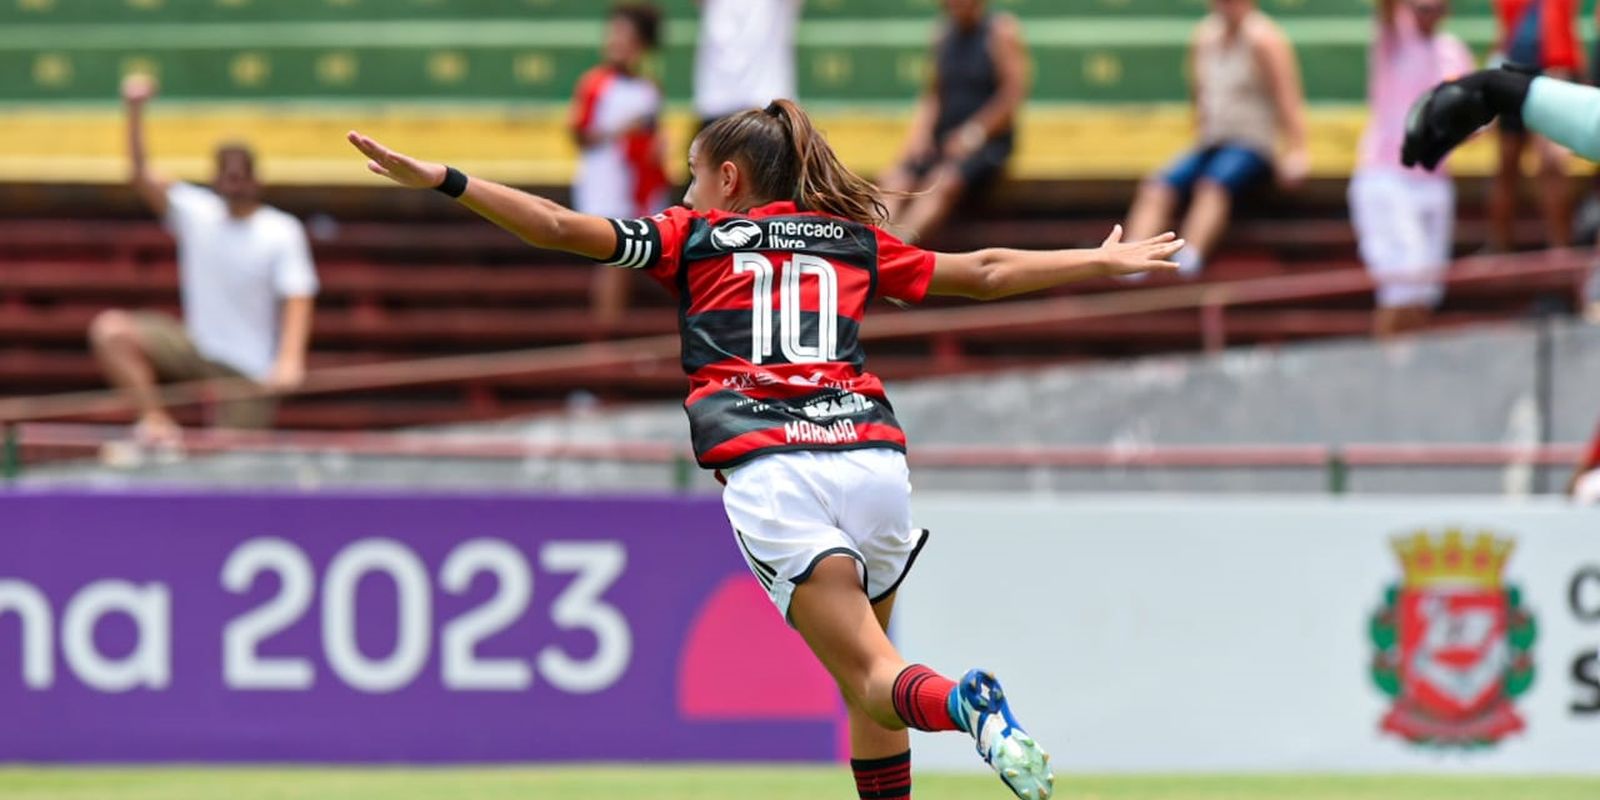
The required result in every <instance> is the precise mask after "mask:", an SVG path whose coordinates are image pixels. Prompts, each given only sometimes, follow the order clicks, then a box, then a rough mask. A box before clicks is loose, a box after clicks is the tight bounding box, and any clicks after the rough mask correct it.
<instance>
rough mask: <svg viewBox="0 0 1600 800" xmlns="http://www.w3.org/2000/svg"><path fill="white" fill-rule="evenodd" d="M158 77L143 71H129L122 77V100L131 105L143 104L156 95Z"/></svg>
mask: <svg viewBox="0 0 1600 800" xmlns="http://www.w3.org/2000/svg"><path fill="white" fill-rule="evenodd" d="M156 89H157V85H156V79H155V78H152V77H151V76H149V75H146V74H144V73H142V72H133V73H129V74H128V76H127V77H125V78H123V79H122V100H123V102H125V103H127V104H128V105H130V106H137V105H143V104H144V103H145V101H147V100H149V99H150V98H152V97H155V96H156Z"/></svg>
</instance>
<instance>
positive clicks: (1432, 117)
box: [1400, 66, 1533, 169]
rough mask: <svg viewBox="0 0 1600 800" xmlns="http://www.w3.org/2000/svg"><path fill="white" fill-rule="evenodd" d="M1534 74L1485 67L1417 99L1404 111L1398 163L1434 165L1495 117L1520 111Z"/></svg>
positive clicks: (1448, 82) (1440, 85)
mask: <svg viewBox="0 0 1600 800" xmlns="http://www.w3.org/2000/svg"><path fill="white" fill-rule="evenodd" d="M1532 83H1533V75H1532V74H1530V73H1528V72H1524V71H1522V70H1521V69H1519V68H1517V67H1514V66H1507V67H1501V68H1497V69H1485V70H1479V71H1477V72H1474V73H1472V74H1470V75H1467V76H1466V77H1463V78H1457V79H1456V80H1453V81H1445V82H1444V83H1441V84H1439V85H1438V86H1435V87H1434V88H1433V90H1432V91H1430V92H1428V93H1427V94H1425V95H1423V96H1422V97H1420V98H1418V99H1417V102H1416V103H1415V104H1413V105H1412V106H1411V113H1410V114H1408V115H1406V140H1405V144H1403V145H1402V146H1401V149H1400V163H1402V164H1404V165H1405V166H1408V167H1411V166H1416V165H1418V164H1420V165H1422V166H1423V167H1424V168H1427V169H1433V168H1434V167H1437V166H1439V162H1440V161H1443V160H1444V157H1445V156H1446V155H1448V154H1449V153H1450V151H1451V150H1453V149H1455V147H1456V145H1459V144H1461V143H1462V142H1464V141H1466V140H1467V137H1469V136H1471V135H1472V134H1474V133H1476V132H1477V131H1478V129H1479V128H1482V127H1483V126H1485V125H1487V124H1489V122H1490V121H1492V120H1493V119H1494V118H1495V117H1497V116H1499V115H1501V114H1505V113H1509V112H1513V111H1519V110H1521V108H1522V101H1524V100H1526V99H1527V97H1528V87H1529V85H1531V84H1532Z"/></svg>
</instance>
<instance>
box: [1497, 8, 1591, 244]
mask: <svg viewBox="0 0 1600 800" xmlns="http://www.w3.org/2000/svg"><path fill="white" fill-rule="evenodd" d="M1494 5H1495V16H1496V17H1497V18H1498V20H1499V27H1500V33H1499V44H1498V49H1499V55H1500V56H1501V57H1503V58H1504V59H1505V60H1507V61H1511V62H1514V63H1517V64H1521V65H1523V66H1525V67H1529V68H1532V69H1534V70H1537V71H1539V72H1541V73H1543V74H1546V75H1550V76H1552V77H1556V78H1562V79H1566V80H1570V79H1572V78H1574V77H1576V76H1577V75H1578V74H1579V73H1580V72H1581V65H1580V57H1579V54H1578V36H1577V31H1576V27H1577V13H1578V9H1577V3H1576V1H1575V0H1495V4H1494ZM1499 133H1500V161H1499V166H1498V167H1497V169H1496V170H1495V176H1494V184H1493V186H1492V188H1491V189H1490V193H1489V223H1490V225H1489V250H1490V251H1491V252H1509V251H1511V250H1512V249H1513V248H1514V245H1515V241H1516V240H1515V237H1514V236H1513V229H1512V226H1513V225H1514V224H1515V222H1516V216H1517V190H1518V188H1519V186H1518V184H1520V183H1521V180H1522V153H1523V151H1524V150H1526V149H1527V148H1528V146H1529V145H1530V144H1532V146H1533V149H1534V152H1535V154H1536V155H1537V157H1538V181H1539V189H1538V198H1539V212H1540V214H1541V215H1542V216H1543V217H1544V227H1545V244H1546V245H1547V246H1550V247H1565V246H1567V245H1568V244H1570V243H1571V241H1572V220H1571V214H1572V210H1571V204H1572V198H1571V188H1570V187H1569V186H1568V185H1567V151H1566V149H1565V148H1563V147H1561V146H1560V145H1558V144H1555V143H1554V142H1551V141H1550V140H1548V139H1546V138H1544V137H1543V136H1538V135H1535V134H1531V133H1529V132H1528V129H1527V127H1526V126H1524V125H1523V123H1522V115H1521V114H1520V113H1516V114H1501V115H1500V126H1499Z"/></svg>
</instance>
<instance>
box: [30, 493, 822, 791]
mask: <svg viewBox="0 0 1600 800" xmlns="http://www.w3.org/2000/svg"><path fill="white" fill-rule="evenodd" d="M842 713H843V712H842V707H841V705H840V703H839V700H838V698H837V694H836V692H835V690H834V688H833V686H832V683H831V682H830V681H829V679H828V677H827V675H826V673H824V672H823V671H822V670H821V668H820V667H819V666H817V664H816V662H815V660H814V659H813V658H812V657H811V656H810V654H809V653H808V652H807V651H806V650H805V647H804V645H803V643H802V642H801V641H800V640H799V637H797V636H796V635H795V634H794V633H793V632H792V631H790V630H789V629H788V628H787V627H786V626H785V625H784V624H783V621H782V620H781V619H780V618H779V616H778V614H777V613H776V611H775V610H774V609H773V607H772V605H771V603H770V602H769V601H768V600H767V599H766V596H765V595H764V594H763V592H762V591H761V589H760V586H759V585H758V584H757V583H756V582H755V580H754V579H753V578H751V577H750V576H749V574H748V572H747V571H746V569H745V566H744V564H743V562H742V561H741V559H740V558H739V555H738V552H737V549H736V545H735V544H734V542H733V539H732V536H731V535H730V533H729V531H728V522H727V518H726V517H725V516H723V513H722V510H721V507H720V505H719V504H718V503H717V502H716V501H715V500H714V499H636V498H583V499H569V498H546V497H524V496H506V497H476V496H474V497H462V496H427V497H415V496H399V495H395V496H385V495H360V496H330V495H320V494H319V495H297V494H230V495H217V494H176V493H168V494H162V493H143V494H102V493H68V492H50V491H22V492H0V761H9V760H27V761H144V760H181V761H207V760H223V761H421V762H459V761H539V760H636V759H685V760H719V761H721V760H730V759H760V760H827V759H832V758H834V757H835V755H836V742H837V737H838V735H839V733H840V720H841V717H842Z"/></svg>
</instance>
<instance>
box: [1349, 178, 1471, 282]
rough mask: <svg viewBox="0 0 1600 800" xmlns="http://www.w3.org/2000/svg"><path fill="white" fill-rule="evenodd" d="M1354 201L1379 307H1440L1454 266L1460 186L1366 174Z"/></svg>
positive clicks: (1357, 181) (1354, 189)
mask: <svg viewBox="0 0 1600 800" xmlns="http://www.w3.org/2000/svg"><path fill="white" fill-rule="evenodd" d="M1349 199H1350V219H1351V221H1352V222H1353V223H1354V224H1355V228H1356V236H1357V238H1358V239H1359V241H1360V247H1361V260H1362V261H1363V262H1365V263H1366V265H1367V272H1368V274H1370V275H1371V276H1372V279H1373V281H1375V282H1376V283H1377V284H1378V306H1379V307H1380V308H1393V307H1396V306H1427V307H1429V308H1432V307H1433V306H1437V305H1438V304H1439V301H1440V300H1442V299H1443V298H1444V286H1443V284H1442V283H1441V279H1442V278H1443V277H1444V273H1445V270H1446V269H1447V268H1448V267H1449V266H1450V254H1451V253H1450V248H1451V237H1452V236H1453V234H1454V230H1455V214H1456V191H1455V184H1453V183H1451V181H1450V178H1448V177H1446V176H1442V175H1427V174H1414V173H1410V172H1402V171H1400V170H1361V171H1357V172H1356V174H1355V176H1354V177H1352V178H1351V179H1350V197H1349Z"/></svg>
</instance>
